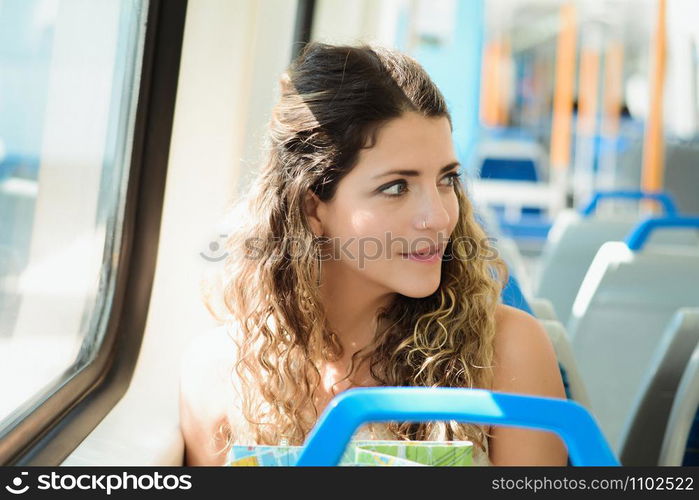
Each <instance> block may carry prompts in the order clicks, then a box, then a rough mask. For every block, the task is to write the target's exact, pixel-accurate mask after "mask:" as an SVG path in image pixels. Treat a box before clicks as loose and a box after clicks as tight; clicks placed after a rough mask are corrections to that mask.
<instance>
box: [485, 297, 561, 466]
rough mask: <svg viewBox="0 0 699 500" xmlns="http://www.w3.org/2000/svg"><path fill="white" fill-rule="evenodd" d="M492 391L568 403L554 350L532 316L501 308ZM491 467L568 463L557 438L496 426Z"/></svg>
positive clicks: (551, 434)
mask: <svg viewBox="0 0 699 500" xmlns="http://www.w3.org/2000/svg"><path fill="white" fill-rule="evenodd" d="M493 390H494V391H498V392H510V393H521V394H531V395H535V396H545V397H552V398H561V399H565V398H566V396H565V389H564V388H563V381H562V380H561V375H560V371H559V368H558V362H557V360H556V354H555V352H554V350H553V346H552V345H551V342H550V341H549V339H548V336H547V335H546V332H545V331H544V329H543V328H542V327H541V325H540V324H539V322H538V321H537V320H536V319H535V318H533V317H532V316H530V315H529V314H527V313H525V312H522V311H520V310H518V309H514V308H512V307H508V306H500V307H499V310H498V313H497V315H496V333H495V369H494V380H493ZM489 456H490V460H491V462H492V463H493V465H566V458H567V451H566V448H565V445H564V444H563V442H562V441H561V440H560V438H558V436H557V435H555V434H553V433H549V432H544V431H533V430H526V429H522V428H516V427H493V428H492V437H491V438H490V440H489Z"/></svg>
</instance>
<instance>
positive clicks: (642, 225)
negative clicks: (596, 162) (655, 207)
mask: <svg viewBox="0 0 699 500" xmlns="http://www.w3.org/2000/svg"><path fill="white" fill-rule="evenodd" d="M682 227H690V228H692V227H693V228H697V229H699V217H681V216H675V217H648V218H646V219H644V220H642V221H641V222H639V223H638V225H637V226H636V227H634V228H633V229H632V230H631V232H630V233H629V235H628V236H627V237H626V246H628V247H629V249H630V250H633V251H634V252H637V251H639V250H641V249H642V248H643V245H645V243H646V241H648V237H649V236H650V235H651V233H652V232H653V231H654V230H656V229H658V228H682Z"/></svg>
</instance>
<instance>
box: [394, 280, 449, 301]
mask: <svg viewBox="0 0 699 500" xmlns="http://www.w3.org/2000/svg"><path fill="white" fill-rule="evenodd" d="M438 288H439V280H436V281H434V282H432V281H431V280H425V281H423V282H422V283H411V284H410V285H409V286H402V287H400V288H398V289H397V290H396V291H397V292H398V293H400V294H401V295H405V296H406V297H410V298H413V299H423V298H425V297H429V296H430V295H432V294H433V293H434V292H436V291H437V289H438Z"/></svg>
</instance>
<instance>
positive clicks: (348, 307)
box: [320, 261, 395, 360]
mask: <svg viewBox="0 0 699 500" xmlns="http://www.w3.org/2000/svg"><path fill="white" fill-rule="evenodd" d="M333 264H335V265H333ZM320 295H321V300H322V301H323V306H324V308H325V312H326V316H327V321H328V324H329V326H330V328H331V329H332V330H333V331H334V332H335V334H336V335H337V336H338V339H339V341H340V344H341V345H342V348H343V353H344V354H343V359H344V358H347V360H348V359H349V358H350V357H351V356H352V354H353V353H355V352H356V351H358V350H360V349H363V348H364V347H366V346H367V345H369V344H371V343H372V342H373V340H374V335H375V333H376V328H377V315H378V312H379V310H380V309H382V308H383V307H386V306H387V305H389V304H390V302H391V300H393V297H394V296H395V292H391V291H390V290H387V289H386V288H384V287H379V286H377V285H376V284H375V283H373V282H371V281H369V280H367V279H366V278H364V277H362V276H361V275H360V274H359V273H357V272H356V271H354V270H350V269H347V268H346V267H345V266H342V265H341V264H339V263H334V262H332V261H328V262H324V263H323V276H322V280H321V286H320Z"/></svg>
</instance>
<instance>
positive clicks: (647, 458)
mask: <svg viewBox="0 0 699 500" xmlns="http://www.w3.org/2000/svg"><path fill="white" fill-rule="evenodd" d="M698 343H699V309H690V308H684V309H680V310H679V311H677V313H675V315H674V316H673V318H672V321H671V322H670V324H669V325H668V327H667V328H666V329H665V332H664V333H663V336H662V338H661V339H660V343H659V346H658V349H657V350H656V352H655V354H654V356H653V359H652V360H651V363H650V370H649V371H648V372H647V373H646V376H645V378H644V380H643V382H642V383H641V390H640V391H639V393H638V394H637V398H636V400H635V401H634V404H633V406H632V410H631V412H630V414H629V418H628V419H627V421H626V423H625V425H624V428H623V429H622V432H621V438H620V440H619V441H620V443H621V444H620V447H619V448H620V450H621V451H620V453H619V458H620V461H621V463H622V464H624V465H658V459H659V457H660V448H661V446H662V442H663V437H664V432H663V431H664V430H665V428H666V427H667V423H668V418H669V417H670V411H671V409H672V403H673V400H674V398H675V394H676V393H677V387H678V386H679V383H680V379H681V378H682V374H683V373H684V371H685V369H686V367H687V363H688V361H689V358H690V356H691V355H692V352H693V351H694V348H695V347H696V346H697V344H698Z"/></svg>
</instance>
